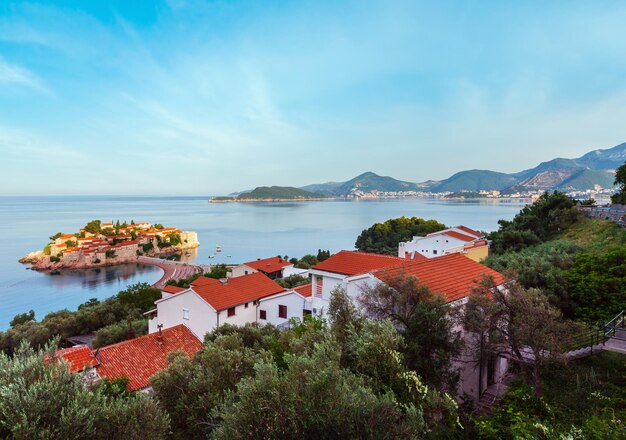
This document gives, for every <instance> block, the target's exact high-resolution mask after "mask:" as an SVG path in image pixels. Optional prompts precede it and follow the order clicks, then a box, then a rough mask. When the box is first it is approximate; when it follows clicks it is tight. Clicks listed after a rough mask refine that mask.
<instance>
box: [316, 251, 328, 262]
mask: <svg viewBox="0 0 626 440" xmlns="http://www.w3.org/2000/svg"><path fill="white" fill-rule="evenodd" d="M329 258H330V251H328V250H327V251H324V250H322V249H318V250H317V261H319V262H320V263H321V262H322V261H324V260H327V259H329Z"/></svg>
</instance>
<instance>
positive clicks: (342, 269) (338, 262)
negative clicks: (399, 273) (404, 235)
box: [313, 251, 407, 275]
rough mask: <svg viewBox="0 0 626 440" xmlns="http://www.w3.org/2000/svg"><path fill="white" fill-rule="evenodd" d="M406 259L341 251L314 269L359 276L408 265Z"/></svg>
mask: <svg viewBox="0 0 626 440" xmlns="http://www.w3.org/2000/svg"><path fill="white" fill-rule="evenodd" d="M406 263H407V261H406V260H405V259H404V258H399V257H392V256H390V255H379V254H368V253H365V252H356V251H340V252H338V253H336V254H335V255H333V256H332V257H330V258H328V259H326V260H324V261H322V262H321V263H319V264H317V265H315V266H313V269H316V270H322V271H325V272H333V273H338V274H343V275H359V274H362V273H368V272H371V271H373V270H377V269H384V268H386V267H393V266H398V265H402V264H406Z"/></svg>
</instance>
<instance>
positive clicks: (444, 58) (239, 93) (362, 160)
mask: <svg viewBox="0 0 626 440" xmlns="http://www.w3.org/2000/svg"><path fill="white" fill-rule="evenodd" d="M624 23H626V3H625V2H623V1H614V2H611V1H605V2H589V1H585V2H576V1H567V2H565V1H563V2H559V1H553V2H539V1H536V2H535V1H527V2H487V1H483V2H480V1H465V2H464V1H455V2H451V1H450V2H446V1H441V2H439V1H437V2H432V1H431V2H419V1H410V2H408V1H407V2H404V1H389V0H387V1H367V0H358V1H328V2H325V1H321V0H317V1H293V2H281V1H229V2H227V1H195V0H168V1H161V2H159V1H154V2H152V1H142V0H118V1H84V0H67V1H56V2H53V1H49V2H37V1H33V2H13V1H10V0H4V1H2V2H0V154H1V155H2V165H3V166H2V172H1V173H0V194H168V195H169V194H172V195H175V194H180V195H192V194H203V195H209V194H210V195H213V194H223V193H228V192H231V191H236V190H241V189H246V188H250V187H254V186H258V185H272V184H277V185H294V186H301V185H306V184H309V183H319V182H324V181H329V180H347V179H349V178H351V177H354V176H355V175H357V174H360V173H362V172H364V171H374V172H376V173H379V174H384V175H392V176H393V177H396V178H399V179H403V180H409V181H424V180H428V179H443V178H446V177H449V176H450V175H451V174H453V173H454V172H457V171H460V170H464V169H472V168H479V169H492V170H497V171H504V172H514V171H519V170H521V169H524V168H528V167H532V166H534V165H536V164H537V163H538V162H540V161H543V160H549V159H552V158H553V157H557V156H561V157H576V156H579V155H581V154H583V153H585V152H587V151H588V150H590V149H594V148H608V147H611V146H614V145H616V144H619V143H621V142H624V141H626V130H625V129H626V26H625V25H624Z"/></svg>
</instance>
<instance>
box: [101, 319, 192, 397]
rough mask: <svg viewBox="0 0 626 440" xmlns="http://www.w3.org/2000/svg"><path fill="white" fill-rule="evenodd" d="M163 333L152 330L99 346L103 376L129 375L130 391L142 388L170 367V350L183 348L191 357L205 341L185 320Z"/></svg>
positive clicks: (111, 377)
mask: <svg viewBox="0 0 626 440" xmlns="http://www.w3.org/2000/svg"><path fill="white" fill-rule="evenodd" d="M161 333H162V334H161V336H159V333H158V332H157V333H150V334H148V335H145V336H140V337H139V338H135V339H130V340H128V341H124V342H119V343H117V344H113V345H108V346H106V347H102V348H100V349H98V350H96V351H95V355H96V358H97V359H98V360H99V361H100V365H99V366H98V374H99V375H100V377H106V378H109V379H116V378H119V377H127V378H128V379H129V380H130V382H129V383H128V389H129V390H130V391H136V390H141V389H143V388H146V387H148V386H149V385H150V379H151V378H152V376H154V375H155V374H156V373H158V372H159V371H161V370H163V369H165V368H167V356H168V355H169V354H170V353H172V352H173V351H176V350H182V351H183V352H184V353H185V354H186V355H187V356H189V357H191V356H193V355H194V354H195V353H196V352H197V351H198V350H200V349H201V348H202V343H201V342H200V341H199V340H198V339H197V338H196V337H195V336H194V335H193V333H191V331H190V330H189V329H188V328H187V327H185V326H184V325H183V324H179V325H177V326H175V327H170V328H168V329H165V330H162V332H161Z"/></svg>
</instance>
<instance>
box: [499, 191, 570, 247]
mask: <svg viewBox="0 0 626 440" xmlns="http://www.w3.org/2000/svg"><path fill="white" fill-rule="evenodd" d="M578 218H579V213H578V211H577V210H576V204H575V201H574V200H573V199H572V198H571V197H568V196H567V195H565V194H563V193H561V192H558V191H554V192H553V193H548V192H545V193H543V194H542V195H541V196H540V197H539V198H538V199H537V200H536V201H535V202H534V203H533V204H532V205H529V206H526V207H524V208H523V209H522V210H521V211H520V212H519V213H518V214H517V215H516V216H515V217H514V218H513V220H511V221H507V220H500V221H498V224H499V225H500V228H499V229H498V230H497V231H495V232H492V233H491V234H490V235H489V238H490V239H491V240H492V245H491V249H490V250H491V252H492V253H494V254H502V253H504V252H507V251H519V250H521V249H524V248H526V247H529V246H533V245H536V244H539V243H542V242H544V241H547V240H549V239H551V238H554V237H555V236H556V235H557V234H559V233H561V232H563V231H564V230H565V229H567V227H569V226H571V225H572V224H574V223H575V222H576V221H577V220H578Z"/></svg>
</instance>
